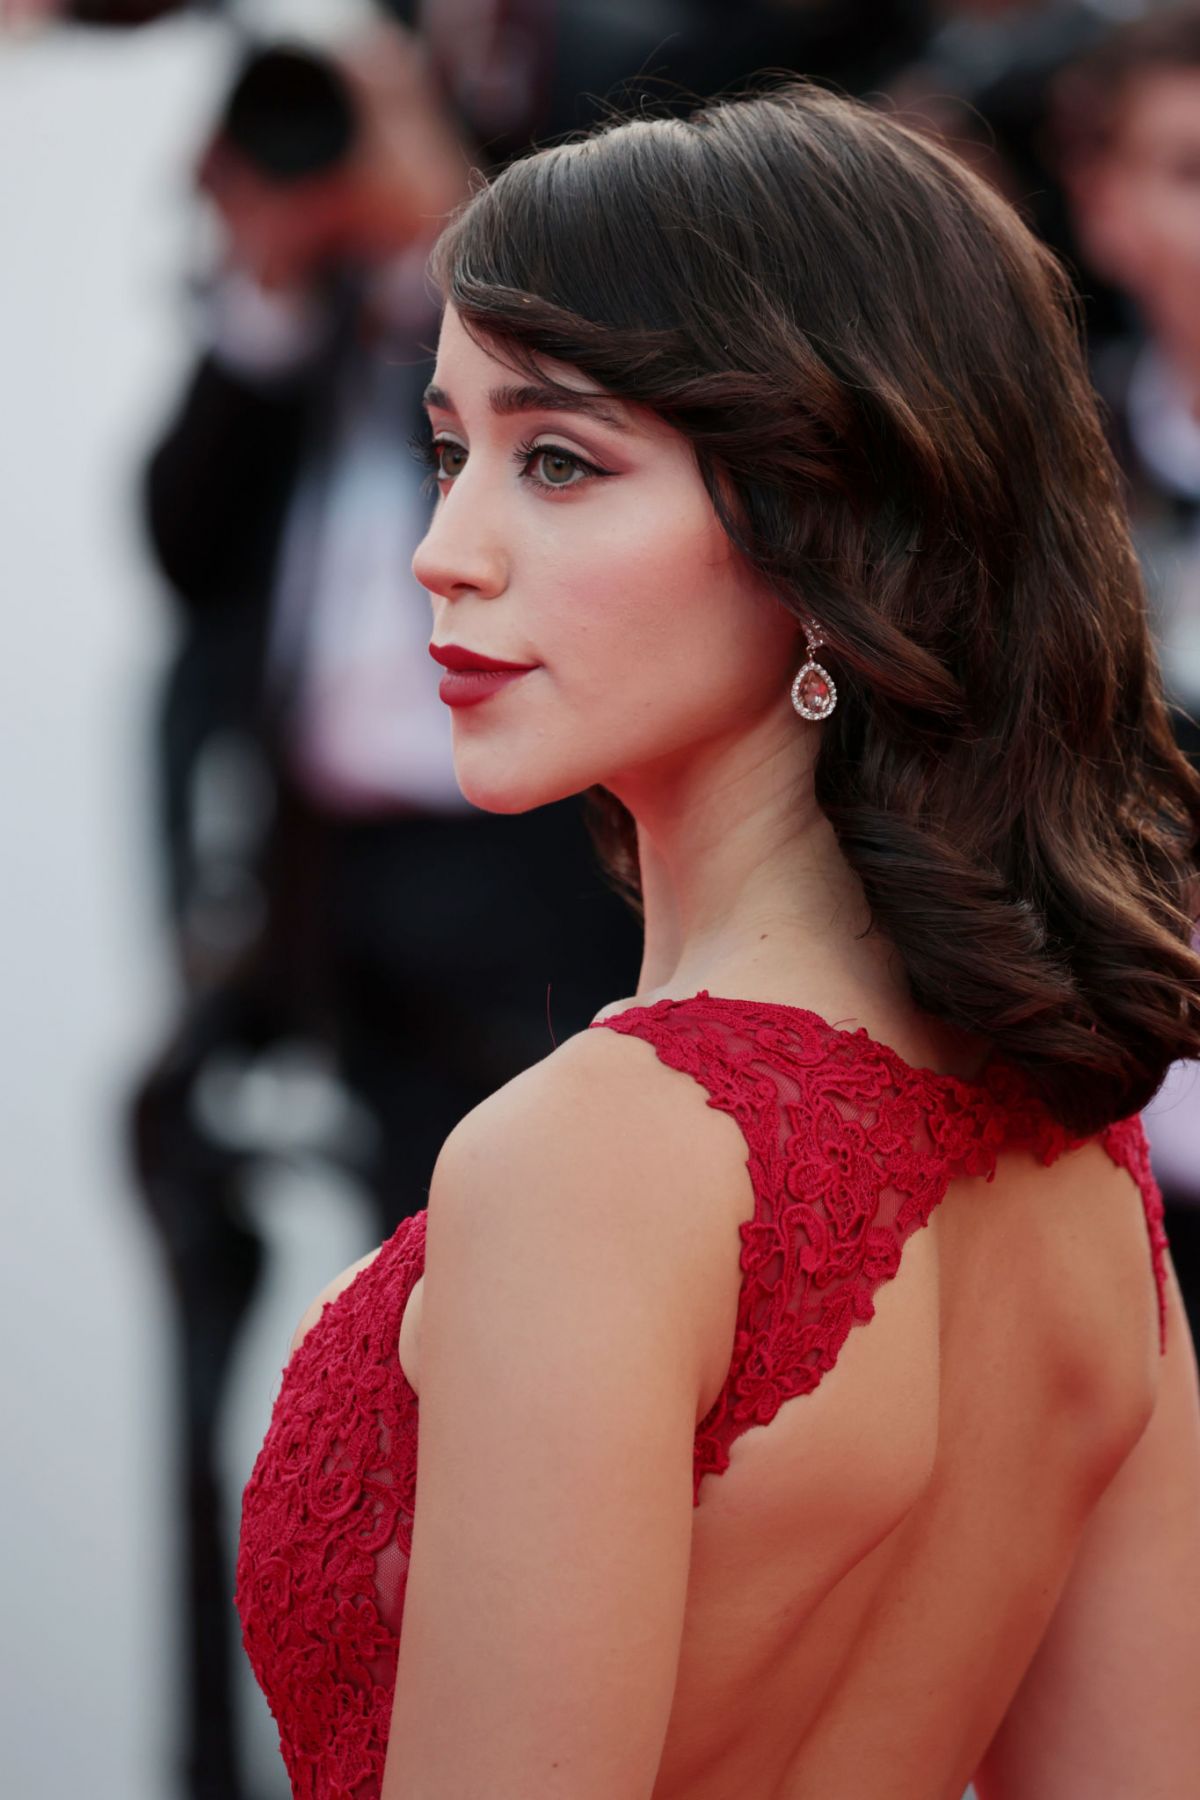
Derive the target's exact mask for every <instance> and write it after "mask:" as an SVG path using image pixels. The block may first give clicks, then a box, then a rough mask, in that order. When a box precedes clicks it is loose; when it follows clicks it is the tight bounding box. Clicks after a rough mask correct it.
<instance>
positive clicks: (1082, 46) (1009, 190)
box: [883, 0, 1139, 334]
mask: <svg viewBox="0 0 1200 1800" xmlns="http://www.w3.org/2000/svg"><path fill="white" fill-rule="evenodd" d="M1129 5H1130V6H1131V7H1132V8H1133V9H1134V10H1138V8H1139V0H1129ZM1112 14H1113V0H940V3H939V4H938V5H936V6H935V7H934V8H933V17H932V19H931V22H930V29H929V32H928V35H927V37H926V39H925V41H924V43H923V44H922V46H921V48H920V51H919V53H918V54H917V55H916V56H915V57H914V58H913V59H912V60H911V61H910V62H907V63H906V64H905V65H904V66H903V67H902V68H900V69H898V70H896V71H895V73H894V74H893V75H892V76H891V78H890V79H888V80H887V81H886V82H885V83H884V86H883V96H884V99H885V101H886V104H887V105H888V106H890V107H892V108H894V109H895V110H896V111H897V112H898V113H899V115H900V116H901V117H902V118H903V119H904V120H905V122H906V123H908V124H912V125H917V126H920V127H921V128H923V129H926V130H929V131H932V132H933V133H934V134H935V135H936V136H937V137H939V138H940V139H941V140H942V141H943V142H944V143H946V144H948V145H949V146H950V147H951V148H953V149H954V150H955V152H956V153H957V154H958V155H959V156H961V157H963V158H964V160H965V161H967V162H969V163H970V164H971V166H972V168H974V169H976V170H977V171H978V173H980V174H981V175H983V176H984V177H985V179H986V180H988V181H990V182H991V183H992V185H993V186H994V187H995V188H996V189H997V191H998V192H999V193H1001V194H1003V195H1004V197H1005V199H1006V200H1008V201H1009V202H1010V203H1011V204H1012V205H1013V206H1015V207H1016V208H1017V210H1018V212H1020V213H1021V215H1022V217H1023V218H1024V219H1025V222H1026V223H1027V224H1028V225H1029V226H1030V228H1031V229H1032V230H1033V231H1034V232H1036V234H1037V235H1038V237H1040V238H1041V239H1042V241H1043V242H1044V243H1047V244H1049V245H1050V247H1051V249H1053V250H1054V251H1055V252H1056V254H1057V255H1058V256H1060V257H1061V258H1062V259H1063V260H1064V261H1065V262H1066V263H1067V264H1068V266H1069V267H1070V268H1071V269H1072V271H1074V272H1076V273H1079V272H1080V270H1081V264H1082V273H1083V275H1084V279H1083V280H1082V282H1081V283H1080V286H1081V294H1082V300H1083V305H1084V309H1085V313H1086V320H1087V325H1088V329H1089V332H1091V333H1093V334H1095V333H1097V332H1106V331H1108V330H1110V329H1111V328H1112V325H1113V322H1114V319H1115V318H1116V317H1117V316H1119V306H1120V301H1119V296H1118V295H1117V293H1116V292H1115V291H1114V289H1113V288H1112V286H1111V285H1110V284H1109V283H1107V282H1106V281H1103V280H1099V279H1098V278H1097V271H1096V270H1095V268H1093V267H1090V266H1088V265H1086V263H1084V261H1083V258H1082V257H1081V252H1080V246H1079V244H1078V242H1077V241H1076V236H1075V231H1074V220H1073V215H1072V212H1071V208H1070V207H1069V205H1068V203H1067V198H1066V195H1065V194H1064V191H1063V183H1062V180H1061V179H1060V176H1059V172H1058V168H1057V166H1056V159H1055V157H1054V155H1053V153H1052V146H1051V138H1052V119H1053V103H1052V94H1053V90H1054V84H1055V81H1056V80H1057V78H1058V75H1059V73H1060V72H1061V71H1062V70H1063V69H1064V67H1068V66H1070V65H1072V64H1073V63H1074V62H1075V61H1076V60H1077V59H1078V58H1079V57H1080V55H1081V54H1082V53H1084V52H1085V51H1086V50H1087V49H1088V48H1089V47H1090V46H1091V45H1092V44H1094V43H1096V42H1097V41H1098V40H1100V39H1101V38H1103V37H1104V36H1105V35H1106V34H1107V33H1108V32H1109V31H1110V30H1111V29H1112Z"/></svg>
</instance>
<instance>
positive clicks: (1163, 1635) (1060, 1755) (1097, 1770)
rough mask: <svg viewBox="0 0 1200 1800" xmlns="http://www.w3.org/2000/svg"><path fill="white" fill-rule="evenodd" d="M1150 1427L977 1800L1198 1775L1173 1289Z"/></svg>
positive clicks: (1197, 1486)
mask: <svg viewBox="0 0 1200 1800" xmlns="http://www.w3.org/2000/svg"><path fill="white" fill-rule="evenodd" d="M1167 1268H1168V1287H1167V1295H1168V1316H1167V1347H1166V1351H1165V1354H1164V1356H1163V1361H1162V1372H1161V1380H1160V1384H1159V1390H1158V1395H1157V1398H1156V1400H1155V1404H1154V1409H1153V1412H1152V1414H1151V1418H1150V1422H1149V1424H1148V1425H1147V1426H1146V1429H1145V1431H1144V1432H1143V1433H1142V1435H1141V1437H1140V1438H1139V1439H1138V1441H1137V1443H1136V1444H1135V1446H1134V1448H1133V1449H1132V1450H1131V1451H1130V1453H1129V1454H1128V1456H1127V1457H1126V1458H1125V1460H1124V1462H1123V1463H1122V1464H1121V1465H1120V1467H1119V1468H1118V1470H1117V1473H1116V1475H1115V1476H1114V1477H1113V1479H1112V1481H1111V1482H1110V1483H1109V1485H1108V1487H1107V1488H1106V1489H1105V1490H1104V1493H1103V1495H1102V1497H1101V1499H1100V1500H1099V1502H1098V1503H1097V1505H1096V1507H1095V1509H1094V1510H1093V1512H1092V1513H1091V1515H1090V1517H1089V1519H1088V1522H1087V1525H1086V1527H1085V1530H1084V1535H1083V1538H1082V1539H1081V1542H1080V1545H1079V1549H1078V1551H1077V1553H1076V1556H1075V1560H1074V1562H1073V1564H1072V1567H1071V1573H1070V1575H1069V1577H1068V1580H1067V1584H1066V1587H1065V1588H1064V1590H1063V1594H1062V1597H1061V1599H1060V1601H1059V1604H1058V1606H1057V1608H1056V1611H1055V1613H1054V1616H1053V1618H1052V1620H1051V1622H1050V1626H1049V1628H1048V1630H1047V1633H1046V1636H1045V1637H1044V1639H1043V1641H1042V1643H1041V1645H1040V1646H1039V1648H1038V1652H1037V1655H1036V1656H1035V1658H1034V1660H1033V1662H1032V1664H1031V1665H1030V1667H1029V1670H1028V1671H1027V1673H1026V1675H1025V1678H1024V1680H1023V1682H1022V1684H1021V1686H1020V1688H1019V1689H1018V1691H1017V1694H1016V1696H1015V1698H1014V1700H1013V1703H1012V1705H1011V1706H1010V1708H1009V1710H1008V1712H1007V1714H1006V1716H1005V1719H1004V1722H1003V1724H1002V1725H1001V1727H1000V1730H999V1731H998V1733H997V1734H996V1737H995V1739H994V1740H993V1743H992V1745H991V1747H990V1748H989V1751H988V1754H987V1757H986V1758H985V1760H984V1762H983V1764H982V1765H981V1767H980V1769H979V1772H978V1773H977V1775H976V1777H975V1785H976V1788H977V1791H978V1793H979V1797H980V1800H1126V1796H1128V1795H1132V1794H1136V1795H1137V1796H1138V1800H1179V1796H1181V1795H1183V1794H1186V1793H1190V1792H1192V1791H1193V1789H1194V1784H1195V1782H1196V1779H1197V1770H1198V1769H1200V1704H1198V1703H1197V1695H1200V1399H1198V1395H1197V1375H1196V1359H1195V1353H1194V1350H1193V1348H1192V1341H1191V1337H1190V1334H1189V1331H1188V1322H1187V1317H1186V1314H1185V1313H1184V1309H1183V1303H1182V1300H1181V1298H1180V1294H1179V1285H1178V1282H1177V1280H1176V1277H1175V1272H1174V1269H1173V1268H1172V1267H1171V1264H1170V1260H1169V1258H1168V1259H1167Z"/></svg>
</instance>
